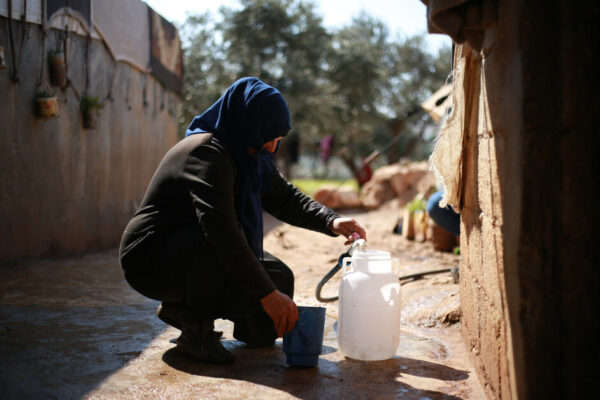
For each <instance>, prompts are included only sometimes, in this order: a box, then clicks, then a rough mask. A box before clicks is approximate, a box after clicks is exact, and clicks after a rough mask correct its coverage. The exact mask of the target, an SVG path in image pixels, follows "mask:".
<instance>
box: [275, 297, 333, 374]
mask: <svg viewBox="0 0 600 400" xmlns="http://www.w3.org/2000/svg"><path fill="white" fill-rule="evenodd" d="M324 330H325V308H324V307H304V306H300V307H298V322H296V326H295V327H294V329H292V330H291V331H290V332H289V333H286V334H285V335H283V351H284V352H285V357H286V362H287V363H288V365H291V366H294V367H314V366H315V365H317V364H318V363H319V355H320V354H321V351H322V350H323V331H324Z"/></svg>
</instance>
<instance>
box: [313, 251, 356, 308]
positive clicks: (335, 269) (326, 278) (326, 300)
mask: <svg viewBox="0 0 600 400" xmlns="http://www.w3.org/2000/svg"><path fill="white" fill-rule="evenodd" d="M346 257H350V254H349V253H348V252H346V253H344V254H342V255H341V256H340V258H338V262H337V264H335V266H334V267H333V268H332V269H331V271H329V272H328V273H327V275H325V276H324V277H323V279H321V281H320V282H319V283H318V284H317V290H316V292H315V296H316V297H317V300H319V301H320V302H322V303H331V302H332V301H336V300H337V299H338V296H335V297H321V290H322V289H323V286H324V285H325V284H326V283H327V281H329V280H330V279H331V278H332V277H333V276H334V275H335V274H337V272H338V271H339V270H340V269H342V263H343V262H344V258H346Z"/></svg>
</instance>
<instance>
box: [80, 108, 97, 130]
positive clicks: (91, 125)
mask: <svg viewBox="0 0 600 400" xmlns="http://www.w3.org/2000/svg"><path fill="white" fill-rule="evenodd" d="M97 122H98V111H97V110H95V109H90V110H87V111H85V112H84V113H83V127H84V128H85V129H96V124H97Z"/></svg>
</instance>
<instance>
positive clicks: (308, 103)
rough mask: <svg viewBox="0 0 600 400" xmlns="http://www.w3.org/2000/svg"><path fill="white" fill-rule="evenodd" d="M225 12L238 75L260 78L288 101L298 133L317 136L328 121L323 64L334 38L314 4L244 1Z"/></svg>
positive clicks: (224, 28) (229, 56)
mask: <svg viewBox="0 0 600 400" xmlns="http://www.w3.org/2000/svg"><path fill="white" fill-rule="evenodd" d="M240 3H241V5H242V8H241V9H239V10H233V9H223V10H222V15H223V21H222V23H221V25H220V31H221V32H222V34H223V39H224V45H225V50H224V51H225V53H226V61H227V63H228V65H229V66H230V67H231V69H232V70H233V72H234V74H235V75H237V76H256V77H258V78H260V79H262V80H263V81H265V82H267V83H269V84H271V85H273V86H275V87H277V88H278V89H279V90H280V91H281V92H282V93H283V94H284V96H285V97H286V99H287V101H288V103H289V106H290V110H291V113H292V121H293V126H294V129H297V130H300V131H301V132H302V134H303V136H307V135H308V136H312V137H317V136H318V135H319V132H320V131H321V128H322V124H323V123H324V118H322V117H320V116H318V113H317V112H316V109H318V106H319V99H320V98H321V97H322V95H323V79H322V78H323V65H324V58H325V54H326V52H327V50H328V49H329V46H330V45H329V35H328V33H327V32H326V30H325V29H324V28H323V26H322V19H321V17H320V16H318V15H317V14H316V12H315V5H314V3H313V2H309V1H295V0H241V2H240Z"/></svg>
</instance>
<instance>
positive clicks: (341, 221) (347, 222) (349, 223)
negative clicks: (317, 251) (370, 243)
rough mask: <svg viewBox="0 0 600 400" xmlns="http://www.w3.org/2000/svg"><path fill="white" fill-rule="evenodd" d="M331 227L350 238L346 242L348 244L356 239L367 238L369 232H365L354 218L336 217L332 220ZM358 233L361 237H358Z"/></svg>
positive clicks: (335, 231)
mask: <svg viewBox="0 0 600 400" xmlns="http://www.w3.org/2000/svg"><path fill="white" fill-rule="evenodd" d="M329 229H331V232H333V233H335V234H337V235H342V236H344V237H346V239H348V240H347V241H346V243H344V245H346V246H347V245H349V244H351V243H352V242H354V241H355V240H356V239H365V240H367V232H365V230H364V229H363V228H362V226H360V225H359V224H358V222H356V220H354V219H352V218H336V219H334V220H333V221H332V222H331V224H330V226H329ZM356 234H358V236H359V237H356Z"/></svg>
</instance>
